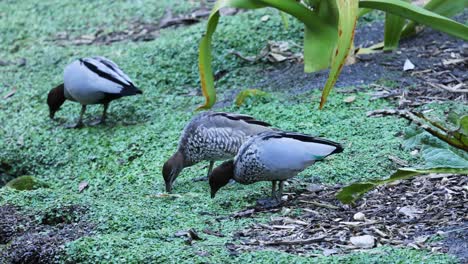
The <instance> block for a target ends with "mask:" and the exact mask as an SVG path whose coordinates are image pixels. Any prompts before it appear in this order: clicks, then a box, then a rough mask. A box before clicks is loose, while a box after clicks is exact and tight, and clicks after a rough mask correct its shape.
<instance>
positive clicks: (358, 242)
mask: <svg viewBox="0 0 468 264" xmlns="http://www.w3.org/2000/svg"><path fill="white" fill-rule="evenodd" d="M349 241H350V242H351V244H353V245H355V246H356V247H359V248H372V247H374V245H375V238H374V237H373V236H371V235H363V236H354V237H351V238H350V239H349Z"/></svg>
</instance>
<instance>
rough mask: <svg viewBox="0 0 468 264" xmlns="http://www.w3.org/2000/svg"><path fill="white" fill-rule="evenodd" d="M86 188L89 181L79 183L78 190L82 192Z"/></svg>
mask: <svg viewBox="0 0 468 264" xmlns="http://www.w3.org/2000/svg"><path fill="white" fill-rule="evenodd" d="M86 188H88V182H87V181H82V182H80V184H79V185H78V192H82V191H83V190H84V189H86Z"/></svg>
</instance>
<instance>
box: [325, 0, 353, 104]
mask: <svg viewBox="0 0 468 264" xmlns="http://www.w3.org/2000/svg"><path fill="white" fill-rule="evenodd" d="M358 2H359V1H358V0H337V7H338V11H339V22H338V41H337V44H336V46H335V49H334V52H333V55H332V61H331V69H330V73H329V75H328V79H327V82H326V83H325V87H324V88H323V92H322V97H321V99H320V106H319V107H320V109H322V108H323V106H324V105H325V102H326V101H327V97H328V95H329V94H330V92H331V90H332V88H333V86H334V85H335V83H336V81H337V79H338V76H339V75H340V72H341V70H342V69H343V66H344V64H345V62H346V58H347V57H348V55H349V51H350V49H351V47H352V46H353V40H354V30H355V28H356V23H357V19H358V11H359V8H358Z"/></svg>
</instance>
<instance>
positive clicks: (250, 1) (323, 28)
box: [198, 0, 336, 109]
mask: <svg viewBox="0 0 468 264" xmlns="http://www.w3.org/2000/svg"><path fill="white" fill-rule="evenodd" d="M267 6H268V7H273V8H276V9H278V10H280V11H282V12H285V13H288V14H290V15H291V16H293V17H295V18H297V19H298V20H300V21H301V22H302V23H304V24H305V26H306V34H305V35H306V37H305V39H306V38H307V39H308V40H306V41H305V43H307V44H308V46H307V47H304V69H305V70H306V71H316V70H319V69H324V68H327V67H328V65H329V58H330V54H328V53H327V52H328V51H327V50H331V49H332V48H330V47H333V45H330V43H333V42H334V41H335V39H336V28H334V27H333V26H331V25H328V24H327V23H325V22H324V21H323V20H322V19H321V18H320V17H319V16H318V15H317V14H315V13H314V12H313V11H312V10H310V9H309V8H308V7H306V6H304V5H302V4H300V3H298V2H297V1H295V0H283V1H275V0H218V1H217V2H216V4H215V6H214V7H213V10H212V11H211V14H210V16H209V17H208V24H207V28H206V33H205V35H204V36H203V37H202V39H201V41H200V45H199V53H198V54H199V55H198V66H199V67H198V68H199V74H200V84H201V88H202V93H203V96H204V97H205V103H204V104H203V105H202V106H199V107H198V109H209V108H211V107H212V106H213V105H214V103H215V102H216V91H215V87H214V77H213V69H212V67H211V61H212V56H211V40H212V36H213V33H214V32H215V30H216V26H217V25H218V21H219V10H220V9H221V8H223V7H236V8H244V9H256V8H262V7H267ZM306 51H307V52H306ZM306 53H307V54H306Z"/></svg>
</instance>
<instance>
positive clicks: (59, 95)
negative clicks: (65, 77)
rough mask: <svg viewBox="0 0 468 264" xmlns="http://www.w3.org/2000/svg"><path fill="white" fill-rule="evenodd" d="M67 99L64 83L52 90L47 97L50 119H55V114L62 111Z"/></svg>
mask: <svg viewBox="0 0 468 264" xmlns="http://www.w3.org/2000/svg"><path fill="white" fill-rule="evenodd" d="M65 99H66V98H65V91H64V86H63V83H62V84H60V85H59V86H57V87H55V88H54V89H52V90H50V92H49V95H48V96H47V104H48V105H49V117H50V118H51V119H54V116H55V112H57V111H58V110H59V109H60V107H61V106H62V105H63V103H64V102H65Z"/></svg>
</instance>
